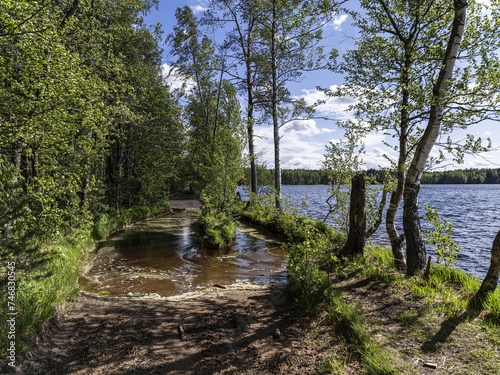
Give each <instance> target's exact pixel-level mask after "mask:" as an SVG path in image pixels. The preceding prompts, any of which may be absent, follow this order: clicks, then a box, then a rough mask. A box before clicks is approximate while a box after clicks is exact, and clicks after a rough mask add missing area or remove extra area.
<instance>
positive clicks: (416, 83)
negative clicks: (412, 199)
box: [333, 0, 498, 274]
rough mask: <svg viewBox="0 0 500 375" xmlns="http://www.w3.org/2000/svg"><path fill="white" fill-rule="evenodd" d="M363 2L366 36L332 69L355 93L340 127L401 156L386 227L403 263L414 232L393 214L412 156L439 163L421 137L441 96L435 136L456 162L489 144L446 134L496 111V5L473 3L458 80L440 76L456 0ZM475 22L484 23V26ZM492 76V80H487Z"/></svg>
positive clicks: (360, 17)
mask: <svg viewBox="0 0 500 375" xmlns="http://www.w3.org/2000/svg"><path fill="white" fill-rule="evenodd" d="M361 5H362V7H363V9H364V12H363V14H358V13H354V14H353V17H354V21H355V25H356V26H357V27H359V29H360V34H361V38H360V39H359V40H358V41H357V42H356V48H355V49H354V50H352V51H349V52H347V53H346V55H345V56H344V62H341V63H339V64H337V65H333V69H334V70H337V71H339V72H342V73H344V74H345V79H346V84H345V85H344V86H343V88H342V89H341V90H340V92H339V93H338V94H342V95H349V96H352V97H355V98H356V99H357V103H356V104H355V105H353V106H352V107H351V110H353V111H354V117H355V118H354V120H353V121H349V122H346V123H343V124H342V125H343V126H344V127H345V128H346V129H347V130H348V131H349V132H350V133H351V134H355V135H356V136H357V138H358V139H360V140H362V138H363V137H364V136H366V135H367V134H369V133H373V132H378V133H382V134H384V135H385V136H386V146H387V147H388V148H389V149H392V150H393V151H395V152H396V154H397V157H396V158H395V159H393V158H392V157H391V156H390V153H389V152H388V153H387V154H386V155H387V156H386V157H387V158H388V160H389V161H390V162H391V164H392V168H393V169H394V170H395V171H396V177H397V181H396V184H395V188H394V190H393V193H392V195H391V201H390V206H389V209H388V211H387V214H386V230H387V233H388V235H389V239H390V241H391V247H392V251H393V256H394V260H395V264H396V266H397V267H398V268H399V269H404V267H405V266H406V262H405V256H404V253H403V250H404V248H403V245H404V240H405V239H406V240H408V238H407V237H406V236H407V235H411V233H410V232H408V233H406V230H405V233H404V235H403V234H400V233H398V232H397V229H396V227H395V216H396V212H397V209H398V207H399V205H400V202H401V201H402V199H403V194H404V191H405V183H406V182H407V179H408V176H407V171H408V168H409V165H410V161H411V160H412V159H413V158H414V157H415V158H418V159H419V160H421V161H423V160H424V159H425V162H423V163H421V164H420V166H421V169H419V170H420V173H422V172H423V168H425V167H426V166H428V165H429V163H437V162H439V161H440V160H442V157H443V156H444V154H440V155H441V156H440V157H438V158H434V157H430V154H428V155H427V157H425V158H424V159H422V152H423V149H422V148H421V147H422V146H420V147H419V146H418V144H419V143H420V144H423V143H427V142H426V141H421V139H422V138H424V137H426V136H425V129H426V128H427V124H428V123H429V121H430V119H431V116H435V110H436V103H438V101H437V98H438V96H439V103H440V106H441V108H442V116H441V119H442V121H443V126H440V127H439V128H438V129H437V130H438V131H437V133H434V137H435V138H434V140H435V141H434V142H436V140H438V142H437V143H438V144H439V145H440V146H442V147H443V148H444V149H446V151H448V152H450V154H452V155H453V157H454V158H455V160H456V161H457V162H461V161H463V155H464V154H465V153H472V152H479V151H484V150H486V149H487V148H488V145H487V144H486V145H485V144H484V143H483V142H482V140H481V139H476V138H474V137H473V136H468V137H467V139H466V140H465V142H463V143H456V142H453V141H452V140H451V138H449V137H448V139H446V136H449V134H450V133H451V132H452V131H453V130H454V129H456V128H467V127H468V126H469V125H472V124H475V123H477V122H479V121H482V120H484V119H487V118H491V117H493V116H495V107H496V103H497V101H498V96H497V95H496V84H495V80H496V78H495V77H497V76H498V73H497V72H495V69H492V68H491V67H493V66H495V64H496V62H497V61H498V58H497V57H495V56H494V51H495V50H496V49H497V48H498V37H496V36H494V35H492V33H491V31H490V30H491V29H492V28H493V25H495V24H496V22H498V18H497V17H496V12H497V10H496V8H495V7H493V8H495V9H494V11H492V12H491V14H492V16H490V17H489V18H488V17H486V18H485V17H484V14H483V13H484V8H483V7H482V5H481V4H477V3H474V7H473V8H474V13H473V20H474V22H472V23H471V26H470V27H469V28H468V35H467V37H466V42H465V43H463V44H465V46H464V45H463V46H462V47H463V48H462V50H463V51H466V52H464V53H463V54H462V55H458V54H457V55H456V56H455V59H457V58H460V59H461V60H460V64H459V68H458V71H457V69H455V78H454V79H453V80H452V79H451V76H447V78H445V79H443V78H440V76H441V75H442V74H440V71H441V70H442V66H443V63H444V62H448V65H449V63H450V61H451V60H450V58H446V57H445V55H446V53H448V52H449V51H448V50H447V48H446V46H447V44H448V42H449V35H450V33H451V32H453V34H452V35H454V36H456V28H454V29H453V30H452V25H454V24H455V23H456V22H458V21H457V20H456V19H457V15H456V11H455V8H456V7H457V4H456V3H453V2H450V1H447V0H435V1H412V2H407V1H400V0H390V1H389V0H377V1H362V2H361ZM477 25H481V29H478V28H477ZM483 34H484V35H483ZM487 40H489V42H487ZM456 41H457V40H456V39H455V42H456ZM454 52H458V51H452V53H454ZM448 71H450V67H449V66H448ZM487 72H488V73H487ZM486 76H488V77H490V78H489V79H486V78H485V77H486ZM440 81H442V82H446V84H445V86H447V89H448V90H447V91H446V90H444V91H443V89H442V88H443V86H441V84H440V83H439V82H440ZM479 82H481V83H479ZM438 87H441V89H438ZM479 87H481V89H479ZM438 92H439V93H440V94H438ZM446 92H447V93H446ZM433 113H434V115H433ZM387 137H390V138H387ZM443 138H444V139H445V140H443ZM391 139H395V141H392V140H391ZM429 151H430V149H429ZM417 169H418V168H417ZM412 173H414V172H412ZM413 177H414V176H411V178H413ZM407 192H409V190H407ZM407 196H408V194H407ZM407 207H409V206H407ZM410 211H411V210H410ZM410 211H406V213H407V214H409V212H410ZM409 217H410V216H407V223H408V220H409ZM408 228H409V227H408ZM412 241H414V240H413V239H410V240H409V242H407V245H408V246H407V253H408V249H410V255H409V256H410V257H412V259H410V263H411V265H410V270H409V271H408V272H409V273H411V274H412V273H414V272H415V271H414V270H413V263H415V262H414V259H413V257H414V253H413V250H411V249H413V248H414V246H413V245H412ZM407 256H408V254H407ZM424 258H425V257H424Z"/></svg>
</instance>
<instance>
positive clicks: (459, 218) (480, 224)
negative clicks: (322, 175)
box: [242, 185, 500, 279]
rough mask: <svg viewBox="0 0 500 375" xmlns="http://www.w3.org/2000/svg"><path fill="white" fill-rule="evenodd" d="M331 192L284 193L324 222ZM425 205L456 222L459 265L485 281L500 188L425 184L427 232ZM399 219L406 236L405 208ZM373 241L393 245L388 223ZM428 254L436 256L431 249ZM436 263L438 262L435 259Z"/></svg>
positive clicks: (286, 189) (499, 222)
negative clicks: (388, 232) (459, 247)
mask: <svg viewBox="0 0 500 375" xmlns="http://www.w3.org/2000/svg"><path fill="white" fill-rule="evenodd" d="M328 189H329V187H328V186H326V185H284V186H283V189H282V190H283V198H284V199H286V200H287V204H288V205H289V206H290V207H293V208H295V209H296V210H298V211H299V213H300V214H302V215H304V216H308V217H311V218H313V219H317V220H323V218H324V217H325V215H326V213H327V212H328V204H327V203H326V199H327V198H328V196H329V193H328ZM242 195H243V194H242ZM243 197H244V195H243ZM388 201H389V197H388ZM424 203H427V204H429V205H430V206H431V207H432V208H433V209H435V210H437V211H438V213H439V215H440V217H441V218H446V219H448V220H449V221H450V222H452V223H453V239H454V240H455V242H456V243H458V244H459V245H460V246H461V251H460V254H459V256H458V263H457V265H456V266H457V267H458V268H460V269H463V270H465V271H466V272H468V273H471V274H473V275H475V276H477V277H478V278H480V279H482V278H484V276H485V275H486V272H487V271H488V267H489V265H490V253H491V246H492V244H493V240H494V238H495V236H496V234H497V232H498V231H499V230H500V185H422V188H421V191H420V196H419V206H420V217H421V219H422V228H423V229H427V228H428V226H427V223H426V222H425V221H424V220H423V215H424V213H425V210H424ZM387 207H388V204H387V206H386V208H387ZM396 220H397V223H398V230H399V231H400V233H402V231H403V229H402V210H401V209H400V212H399V214H398V217H397V219H396ZM372 241H373V242H375V243H379V244H389V239H388V237H387V233H386V232H385V224H384V223H382V224H381V226H380V228H379V230H378V231H377V233H375V235H374V236H373V239H372ZM427 251H428V253H429V255H431V256H433V255H434V254H433V252H432V249H430V248H429V246H427ZM433 261H436V258H435V256H433Z"/></svg>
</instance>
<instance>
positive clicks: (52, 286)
mask: <svg viewBox="0 0 500 375" xmlns="http://www.w3.org/2000/svg"><path fill="white" fill-rule="evenodd" d="M168 208H169V206H168V203H167V204H165V203H164V204H160V205H158V206H157V207H154V208H133V209H130V210H126V211H124V212H122V213H121V214H116V213H109V214H105V215H102V216H101V217H100V218H99V219H98V220H97V221H96V223H95V225H94V228H93V230H91V231H78V230H75V231H74V232H73V233H72V234H70V235H66V236H65V237H64V238H61V239H60V240H58V241H57V242H55V243H52V244H48V245H45V246H40V247H39V248H38V249H37V250H32V251H31V252H29V253H25V254H20V255H18V256H17V258H16V259H15V261H16V269H15V272H16V295H15V312H17V316H16V340H15V341H16V351H17V353H20V352H21V351H22V350H24V349H26V346H27V343H28V342H29V339H30V337H31V336H32V335H33V334H35V333H36V332H37V331H38V330H39V329H40V328H41V327H42V326H43V323H44V322H46V321H47V320H48V319H50V318H52V317H53V316H54V315H55V313H56V311H57V309H58V308H60V307H61V306H62V305H63V304H64V302H65V301H67V300H68V299H71V298H74V297H75V296H76V294H77V292H78V284H77V280H78V276H79V275H80V272H81V267H82V264H83V263H84V261H85V258H86V255H87V254H88V251H89V250H90V249H92V248H94V247H95V241H96V240H98V239H102V238H104V237H106V236H107V235H109V234H110V233H112V232H114V231H117V230H119V229H121V228H123V226H124V225H128V224H131V223H132V222H133V221H138V220H141V219H145V218H146V217H148V216H157V215H159V214H161V213H164V212H165V211H166V210H167V209H168ZM9 261H11V260H9ZM2 266H4V265H3V264H2ZM4 268H5V267H4ZM4 272H5V269H0V274H1V273H4ZM2 276H3V275H2ZM4 278H5V276H4V277H2V279H4ZM6 290H7V288H6V287H5V285H1V293H2V294H1V295H0V297H1V298H0V300H1V301H7V298H6V297H7V295H6V294H5V292H6ZM7 308H8V305H7V303H2V304H1V305H0V316H1V317H2V321H7V319H6V317H7V316H8V315H7V313H8V311H7ZM4 318H5V319H4ZM7 328H8V327H7V325H6V324H2V325H0V356H2V357H5V354H6V349H7V341H8V335H7Z"/></svg>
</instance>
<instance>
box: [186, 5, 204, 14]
mask: <svg viewBox="0 0 500 375" xmlns="http://www.w3.org/2000/svg"><path fill="white" fill-rule="evenodd" d="M190 8H191V10H192V11H193V13H194V14H199V13H203V12H205V11H206V10H207V8H206V7H204V6H203V5H200V4H197V5H191V6H190Z"/></svg>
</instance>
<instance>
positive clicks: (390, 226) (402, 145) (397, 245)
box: [385, 41, 412, 271]
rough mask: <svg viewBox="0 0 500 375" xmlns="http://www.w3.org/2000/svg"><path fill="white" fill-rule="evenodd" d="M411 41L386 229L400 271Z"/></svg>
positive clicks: (403, 265) (403, 264)
mask: <svg viewBox="0 0 500 375" xmlns="http://www.w3.org/2000/svg"><path fill="white" fill-rule="evenodd" d="M408 44H409V41H405V56H406V57H405V65H404V69H403V70H402V73H401V82H402V83H403V85H402V86H403V92H402V102H401V118H400V125H399V127H400V135H399V158H398V165H397V186H396V190H395V191H394V192H393V193H392V194H391V201H390V203H389V208H388V210H387V216H386V221H385V228H386V230H387V235H388V236H389V241H390V242H391V250H392V257H393V259H394V265H395V267H396V269H397V270H398V271H404V270H405V269H406V260H405V256H404V254H403V242H404V235H401V234H399V233H398V230H397V229H396V213H397V211H398V208H399V205H400V204H401V200H402V198H403V191H404V185H405V180H406V161H407V157H408V128H409V126H410V120H409V115H408V107H409V102H410V85H411V82H410V77H409V72H410V68H411V63H412V57H411V51H410V47H409V46H408Z"/></svg>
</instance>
